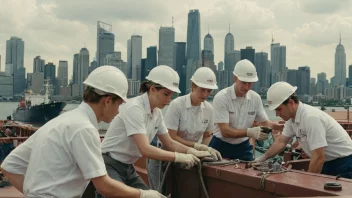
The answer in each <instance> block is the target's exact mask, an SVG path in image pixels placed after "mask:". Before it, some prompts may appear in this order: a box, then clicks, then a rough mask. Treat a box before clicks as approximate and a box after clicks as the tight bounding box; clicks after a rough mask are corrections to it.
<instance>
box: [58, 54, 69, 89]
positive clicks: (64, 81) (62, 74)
mask: <svg viewBox="0 0 352 198" xmlns="http://www.w3.org/2000/svg"><path fill="white" fill-rule="evenodd" d="M57 73H58V75H57V78H58V80H59V82H58V85H59V87H67V85H68V63H67V61H62V60H60V61H59V68H58V72H57Z"/></svg>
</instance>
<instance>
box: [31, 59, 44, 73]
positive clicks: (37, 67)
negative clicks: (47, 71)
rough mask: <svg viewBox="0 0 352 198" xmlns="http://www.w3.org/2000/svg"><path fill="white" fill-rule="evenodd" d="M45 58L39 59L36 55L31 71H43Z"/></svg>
mask: <svg viewBox="0 0 352 198" xmlns="http://www.w3.org/2000/svg"><path fill="white" fill-rule="evenodd" d="M44 65H45V60H44V59H41V57H40V56H37V57H35V58H34V60H33V73H36V72H44Z"/></svg>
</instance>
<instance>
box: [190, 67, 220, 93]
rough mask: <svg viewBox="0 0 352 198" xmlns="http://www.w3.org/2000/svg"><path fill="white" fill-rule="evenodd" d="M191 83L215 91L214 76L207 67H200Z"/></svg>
mask: <svg viewBox="0 0 352 198" xmlns="http://www.w3.org/2000/svg"><path fill="white" fill-rule="evenodd" d="M191 81H192V82H193V83H194V84H196V85H197V86H198V87H201V88H206V89H217V88H218V86H217V85H216V76H215V74H214V72H213V71H212V70H211V69H210V68H208V67H200V68H198V69H197V70H196V72H194V74H193V76H192V78H191Z"/></svg>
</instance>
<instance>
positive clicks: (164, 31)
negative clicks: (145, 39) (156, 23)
mask: <svg viewBox="0 0 352 198" xmlns="http://www.w3.org/2000/svg"><path fill="white" fill-rule="evenodd" d="M174 42H175V28H174V27H160V29H159V51H158V56H159V59H158V61H159V63H158V65H167V66H170V67H172V68H174V65H173V64H174Z"/></svg>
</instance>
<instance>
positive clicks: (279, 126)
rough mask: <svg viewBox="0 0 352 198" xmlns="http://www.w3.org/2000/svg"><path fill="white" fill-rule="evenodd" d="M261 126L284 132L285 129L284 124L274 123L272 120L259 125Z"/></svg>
mask: <svg viewBox="0 0 352 198" xmlns="http://www.w3.org/2000/svg"><path fill="white" fill-rule="evenodd" d="M258 125H259V126H266V127H269V128H271V129H273V130H277V131H282V130H283V128H284V124H282V123H280V122H274V121H271V120H266V121H264V122H259V123H258Z"/></svg>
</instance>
